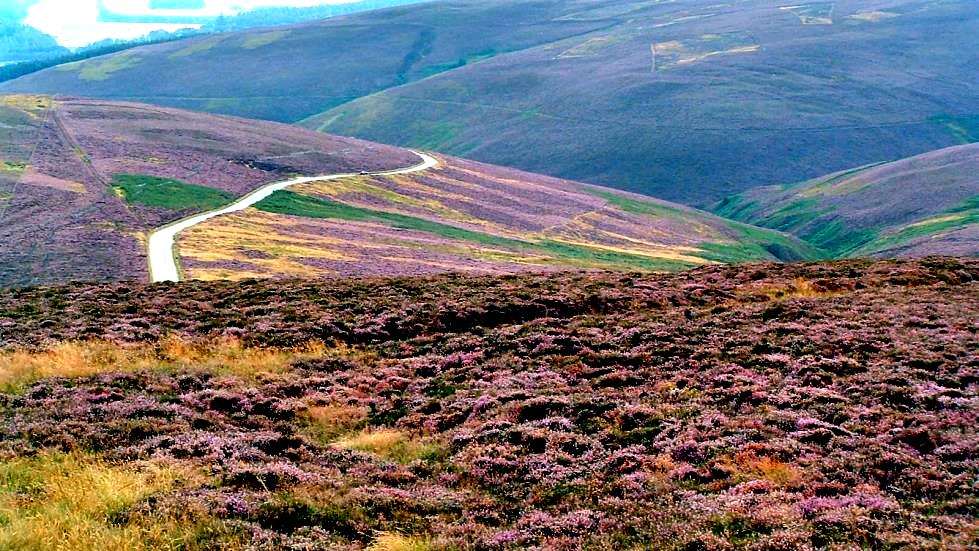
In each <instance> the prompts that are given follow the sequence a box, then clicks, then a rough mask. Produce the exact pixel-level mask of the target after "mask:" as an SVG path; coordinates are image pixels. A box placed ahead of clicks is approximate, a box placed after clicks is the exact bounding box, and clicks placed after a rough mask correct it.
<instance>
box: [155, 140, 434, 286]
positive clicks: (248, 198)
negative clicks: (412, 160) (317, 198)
mask: <svg viewBox="0 0 979 551" xmlns="http://www.w3.org/2000/svg"><path fill="white" fill-rule="evenodd" d="M413 153H415V155H418V156H419V157H421V159H422V162H421V163H419V164H417V165H415V166H411V167H408V168H401V169H397V170H388V171H384V172H371V174H372V175H375V176H391V175H396V174H410V173H412V172H421V171H423V170H428V169H430V168H432V167H434V166H436V165H437V164H438V161H437V160H435V158H433V157H431V156H429V155H425V154H424V153H419V152H417V151H414V152H413ZM351 176H356V174H353V173H348V174H327V175H325V176H304V177H302V178H293V179H292V180H286V181H283V182H273V183H271V184H266V185H264V186H262V187H260V188H258V189H256V190H255V191H253V192H251V193H249V194H248V195H245V196H243V197H241V198H240V199H237V200H236V201H235V202H234V203H231V204H230V205H228V206H225V207H221V208H219V209H216V210H212V211H208V212H203V213H201V214H196V215H194V216H191V217H190V218H184V219H183V220H178V221H176V222H173V223H171V224H168V225H166V226H163V227H161V228H157V229H155V230H153V231H152V232H151V233H150V235H149V240H148V246H147V256H148V258H149V264H150V281H152V282H154V283H157V282H160V281H180V269H179V268H178V264H179V258H178V257H177V256H178V255H177V251H176V247H175V246H174V245H175V243H176V240H177V235H179V234H180V232H182V231H184V230H186V229H188V228H192V227H194V226H196V225H197V224H200V223H202V222H206V221H208V220H210V219H211V218H215V217H217V216H221V215H223V214H229V213H232V212H238V211H241V210H245V209H247V208H248V207H250V206H252V205H254V204H255V203H258V202H259V201H261V200H262V199H265V198H267V197H268V196H270V195H272V194H273V193H275V192H276V191H280V190H283V189H286V188H288V187H289V186H294V185H297V184H306V183H309V182H322V181H324V180H339V179H341V178H349V177H351Z"/></svg>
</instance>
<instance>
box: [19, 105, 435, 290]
mask: <svg viewBox="0 0 979 551" xmlns="http://www.w3.org/2000/svg"><path fill="white" fill-rule="evenodd" d="M0 146H2V149H0V286H10V285H28V284H37V283H43V282H52V281H67V280H71V279H78V280H83V279H84V280H102V279H143V278H145V277H146V261H145V252H144V250H143V244H142V241H143V239H144V237H145V233H146V231H148V230H150V229H152V228H154V227H156V226H159V225H160V224H163V223H166V222H169V221H171V220H174V219H177V218H180V217H181V216H183V215H185V214H188V213H190V212H195V211H197V210H201V209H202V207H205V206H207V205H215V204H221V203H223V202H225V201H227V200H229V199H230V198H231V197H234V196H236V195H240V194H243V193H245V192H248V191H250V190H252V189H254V188H256V187H258V186H259V185H261V184H263V183H266V182H269V181H273V180H280V179H283V178H284V177H285V176H286V175H292V174H295V173H300V174H322V173H332V172H356V171H359V170H376V169H385V168H397V167H400V166H405V165H408V164H411V163H414V162H416V157H415V155H413V154H412V153H410V152H408V151H404V150H401V149H397V148H393V147H387V146H381V145H376V144H370V143H367V142H362V141H359V140H352V139H343V138H334V137H330V136H326V135H324V134H320V133H316V132H310V131H304V130H302V129H297V128H295V127H291V126H286V125H281V124H276V123H267V122H256V121H246V120H242V119H231V118H225V117H216V116H212V115H200V114H196V113H189V112H182V111H177V110H172V109H166V108H162V107H150V106H145V105H137V104H125V103H113V102H99V101H85V100H63V101H62V100H59V101H52V100H51V99H50V98H45V97H31V96H4V97H0Z"/></svg>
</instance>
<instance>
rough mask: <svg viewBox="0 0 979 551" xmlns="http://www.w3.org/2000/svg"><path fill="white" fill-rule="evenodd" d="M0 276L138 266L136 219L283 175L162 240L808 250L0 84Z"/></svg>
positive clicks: (149, 222) (498, 266)
mask: <svg viewBox="0 0 979 551" xmlns="http://www.w3.org/2000/svg"><path fill="white" fill-rule="evenodd" d="M0 123H3V126H2V127H0V131H2V132H3V144H4V150H3V151H2V152H0V163H2V165H0V169H2V170H0V194H2V195H0V198H2V199H3V202H2V203H0V222H2V224H0V285H2V286H10V285H28V284H37V283H43V282H58V281H67V280H70V279H78V280H83V279H89V280H93V279H95V280H100V279H145V278H146V277H147V275H146V252H145V250H144V249H145V240H146V236H147V232H149V231H150V230H153V229H155V228H158V227H160V226H161V225H164V224H166V223H168V222H171V221H174V220H177V219H180V218H182V217H185V216H187V215H189V214H193V213H198V212H202V211H208V210H212V209H216V208H218V207H222V206H224V205H226V204H227V203H230V202H231V201H232V200H234V199H235V198H237V197H240V196H242V195H244V194H246V193H248V192H250V191H253V190H255V189H256V188H258V187H260V186H262V185H263V184H267V183H270V182H275V181H281V180H286V179H289V178H291V177H293V176H295V175H307V176H318V175H326V174H336V173H347V174H353V176H350V177H347V178H344V179H340V180H331V181H328V182H313V183H309V184H306V185H304V186H302V187H297V188H294V189H290V190H289V191H283V192H279V193H276V194H275V195H273V196H272V197H270V198H269V199H268V200H266V201H263V202H262V203H260V204H259V205H257V207H258V209H248V210H246V211H243V212H240V213H237V214H235V215H229V216H225V217H218V218H215V219H213V220H211V221H209V222H208V223H206V224H202V225H200V226H195V227H193V228H191V229H190V230H189V231H188V232H186V234H184V235H183V236H182V237H181V239H180V240H179V241H178V242H177V245H178V251H179V253H180V255H181V261H182V263H183V264H185V268H186V270H185V271H186V272H187V273H188V274H189V275H190V276H191V277H202V278H214V277H222V278H224V277H233V278H240V277H245V276H249V275H253V276H254V275H263V276H270V275H271V276H285V275H327V274H340V275H386V274H403V273H431V272H441V271H446V270H464V271H465V270H476V271H494V272H495V271H514V270H547V269H555V268H560V267H578V268H615V269H640V270H661V269H666V270H670V269H680V268H689V267H693V266H699V265H702V264H704V263H709V262H744V261H751V260H772V259H776V258H777V259H786V260H791V259H800V258H811V257H813V256H814V252H813V250H812V249H811V248H810V247H807V246H806V245H804V244H802V243H801V242H799V241H798V240H796V239H795V238H792V237H789V236H786V235H784V234H781V233H779V232H774V231H771V230H763V229H760V228H754V227H751V226H747V225H744V224H740V223H737V222H730V221H726V220H722V219H720V218H717V217H715V216H713V215H711V214H707V213H704V212H701V211H695V210H693V209H690V208H688V207H683V206H679V205H674V204H670V203H666V202H663V201H657V200H655V199H651V198H646V197H640V196H633V195H629V194H624V193H620V192H614V191H612V190H608V189H604V188H596V187H591V186H586V185H584V184H577V183H573V182H567V181H560V180H555V179H553V178H548V177H543V176H539V175H534V174H528V173H522V172H519V171H515V170H510V169H504V168H500V167H493V166H488V165H481V164H476V163H470V162H467V161H463V160H460V159H454V158H449V157H445V158H443V159H442V161H441V164H442V166H440V167H436V168H435V169H433V170H432V171H426V172H424V173H420V174H418V175H413V176H411V177H406V176H370V175H368V174H360V175H357V174H358V173H361V172H369V171H377V170H390V169H396V168H402V167H408V166H412V165H415V164H417V163H418V156H417V155H416V154H414V153H412V152H410V151H406V150H402V149H397V148H393V147H388V146H383V145H377V144H371V143H367V142H362V141H359V140H354V139H346V138H337V137H330V136H326V135H324V134H320V133H317V132H312V131H308V130H303V129H299V128H296V127H290V126H286V125H281V124H276V123H267V122H257V121H249V120H244V119H232V118H226V117H216V116H212V115H202V114H197V113H190V112H186V111H179V110H175V109H169V108H162V107H152V106H146V105H140V104H130V103H118V102H105V101H96V100H69V99H64V100H51V99H50V98H46V97H40V96H6V97H3V98H0Z"/></svg>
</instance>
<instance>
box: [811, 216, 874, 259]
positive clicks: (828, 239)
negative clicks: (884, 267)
mask: <svg viewBox="0 0 979 551" xmlns="http://www.w3.org/2000/svg"><path fill="white" fill-rule="evenodd" d="M878 233H879V230H876V229H865V230H853V229H851V228H850V227H849V226H848V225H846V224H844V223H843V222H842V221H840V220H832V221H829V222H825V223H822V224H819V225H818V226H816V227H815V228H813V229H812V230H811V231H809V232H806V233H805V234H804V235H801V236H800V237H801V238H802V239H804V240H805V241H806V242H808V243H811V244H812V245H814V246H816V247H819V248H821V249H824V250H826V251H829V252H830V253H832V255H833V256H834V257H837V258H839V257H842V256H845V255H846V254H847V253H849V252H851V251H854V250H856V249H858V248H860V247H861V246H863V245H865V244H866V243H869V242H871V241H873V240H874V239H875V238H876V237H877V234H878Z"/></svg>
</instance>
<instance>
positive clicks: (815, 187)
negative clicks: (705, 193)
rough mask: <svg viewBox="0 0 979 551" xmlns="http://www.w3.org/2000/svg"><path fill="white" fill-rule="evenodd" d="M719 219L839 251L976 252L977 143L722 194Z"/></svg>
mask: <svg viewBox="0 0 979 551" xmlns="http://www.w3.org/2000/svg"><path fill="white" fill-rule="evenodd" d="M712 210H713V211H714V212H715V213H716V214H718V215H721V216H726V217H729V218H733V219H738V220H742V221H745V222H748V223H752V224H758V225H760V226H764V227H768V228H773V229H777V230H780V231H785V232H788V233H791V234H793V235H796V236H797V237H799V238H801V239H803V240H805V241H807V242H809V243H811V244H812V245H813V246H816V247H820V248H823V249H825V250H826V251H827V252H829V253H830V254H832V255H833V256H836V257H844V256H924V255H929V254H957V255H969V256H976V255H979V144H971V145H964V146H956V147H951V148H947V149H942V150H939V151H934V152H931V153H926V154H923V155H919V156H916V157H912V158H909V159H904V160H901V161H896V162H892V163H884V164H876V165H872V166H866V167H862V168H858V169H854V170H849V171H845V172H840V173H837V174H832V175H830V176H826V177H823V178H817V179H815V180H811V181H807V182H802V183H798V184H794V185H788V186H771V187H762V188H755V189H752V190H750V191H747V192H745V193H742V194H740V195H736V196H732V197H728V198H725V199H723V200H721V201H720V202H718V203H717V204H716V205H714V207H713V208H712Z"/></svg>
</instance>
